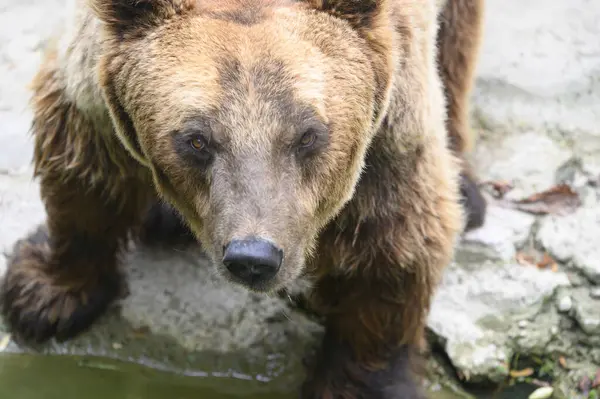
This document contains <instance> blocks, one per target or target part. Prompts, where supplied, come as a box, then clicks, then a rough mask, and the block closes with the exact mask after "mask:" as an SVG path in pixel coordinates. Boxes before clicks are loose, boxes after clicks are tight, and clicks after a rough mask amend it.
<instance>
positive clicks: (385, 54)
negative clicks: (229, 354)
mask: <svg viewBox="0 0 600 399" xmlns="http://www.w3.org/2000/svg"><path fill="white" fill-rule="evenodd" d="M90 1H91V5H92V9H93V10H94V13H95V15H94V14H92V13H90V12H89V11H88V9H87V8H86V7H85V5H83V4H82V5H80V9H79V10H78V13H76V15H75V19H76V24H75V25H76V26H77V27H78V29H76V30H75V31H74V32H73V36H72V38H71V39H69V40H67V41H66V43H67V45H66V50H64V49H63V50H62V52H61V48H60V47H59V49H58V52H57V53H56V55H55V56H50V57H49V58H48V59H47V61H46V63H45V65H44V66H43V67H42V69H41V70H40V72H39V73H38V76H37V78H36V82H35V85H34V93H35V95H34V98H33V108H34V114H35V120H34V123H33V134H34V138H35V167H36V176H38V177H39V179H40V181H41V187H42V191H41V194H42V198H43V199H44V202H45V205H46V209H47V215H48V220H47V234H46V233H44V230H40V231H39V232H37V233H36V234H32V235H31V236H30V237H29V238H27V239H25V240H23V241H21V242H20V243H19V244H18V245H17V246H16V247H15V254H14V255H13V257H12V258H11V260H10V262H9V263H10V264H9V269H8V272H7V275H6V276H5V278H4V281H3V285H2V291H1V295H2V304H3V305H2V306H3V307H2V309H3V314H4V315H5V317H6V318H7V320H8V323H9V325H10V327H11V329H12V331H13V332H14V333H15V334H16V335H17V336H18V337H20V338H23V339H25V340H26V341H35V342H43V341H45V340H46V339H48V338H50V337H53V336H56V337H59V338H62V339H66V338H70V337H73V336H75V335H77V334H78V333H80V332H82V331H83V330H85V328H87V327H88V326H89V325H91V324H92V322H93V321H94V320H95V319H96V318H97V317H98V316H99V315H101V314H102V313H103V311H104V310H105V309H106V307H107V306H108V305H109V304H110V303H111V302H112V301H113V300H114V299H115V298H116V297H117V296H118V295H119V292H120V291H122V289H123V286H124V284H123V281H122V278H121V274H120V272H119V256H120V254H122V252H123V250H124V248H125V244H126V241H127V238H128V237H129V235H130V233H135V235H136V236H140V232H139V228H140V226H142V234H141V237H142V238H143V239H144V240H145V241H151V240H152V239H153V238H155V237H153V235H154V233H157V235H160V232H159V231H154V230H159V227H157V226H159V225H163V224H164V223H163V220H164V219H161V218H162V216H160V215H157V214H156V211H157V208H156V205H154V207H153V208H152V210H151V211H150V215H153V216H152V217H151V218H146V220H145V222H144V224H143V225H142V222H143V217H144V214H145V213H146V212H147V211H148V209H149V207H150V206H151V205H152V204H153V203H154V204H156V200H157V198H156V195H158V196H159V197H160V200H161V201H165V202H166V203H168V204H170V205H172V206H173V207H174V209H176V212H177V213H178V214H180V215H181V216H182V219H181V220H179V221H177V222H175V223H173V224H171V225H169V226H168V227H170V230H167V231H169V232H172V231H177V232H178V234H180V233H181V232H182V230H183V231H184V229H183V227H184V226H182V222H183V223H185V224H187V225H188V226H189V228H190V229H191V231H192V232H193V233H194V235H195V236H196V237H197V239H198V240H199V241H200V242H201V243H202V245H203V246H204V248H205V249H206V251H207V253H208V254H209V255H210V256H211V257H212V259H213V260H214V263H215V266H216V268H217V270H219V272H220V273H222V274H223V275H225V276H227V277H229V278H230V279H231V280H232V281H235V279H234V278H232V276H230V275H228V274H227V272H226V271H225V269H224V267H223V265H222V262H221V256H222V248H223V247H224V246H225V244H226V243H227V242H228V241H229V240H231V239H233V238H244V237H249V236H258V237H262V238H266V239H268V240H271V241H272V242H275V243H276V244H277V246H278V247H280V248H281V249H282V250H283V252H284V253H285V257H284V259H285V260H284V264H283V266H282V267H281V270H280V271H279V273H278V274H277V276H276V277H275V278H274V279H273V280H272V281H269V282H268V283H265V284H264V285H261V286H252V287H249V288H251V289H254V290H258V291H274V290H278V289H281V288H285V287H286V286H288V285H289V284H291V283H292V282H293V281H294V280H295V279H296V278H297V277H298V276H300V275H301V274H306V275H307V276H308V277H309V278H310V279H311V280H312V282H313V284H314V289H313V290H312V295H311V297H310V299H311V303H312V305H313V307H314V309H315V310H316V311H318V312H319V313H320V314H322V315H323V316H324V317H325V318H326V326H327V333H326V337H325V339H324V341H323V347H322V350H321V352H320V353H319V355H317V357H316V359H315V361H316V363H315V366H313V367H312V368H311V371H310V372H309V377H308V379H307V381H306V382H305V384H304V387H303V389H302V396H303V397H304V398H338V397H339V398H417V397H422V396H421V394H420V393H419V389H418V387H417V384H416V377H415V375H414V370H413V367H412V366H411V365H412V364H414V363H413V362H412V358H413V356H414V355H415V353H416V352H418V351H419V350H420V349H422V345H423V340H424V337H423V334H424V326H425V321H426V317H427V313H428V310H429V306H430V301H431V298H432V295H433V293H434V290H435V288H436V286H437V284H438V281H439V279H440V276H441V273H442V271H443V268H444V267H445V265H446V264H447V263H448V262H449V261H450V259H451V257H452V255H453V247H454V244H455V240H456V238H457V235H458V234H459V233H460V231H461V229H462V228H463V219H462V207H461V206H460V199H459V194H460V193H459V184H460V182H459V174H460V171H461V165H465V164H464V163H461V159H464V158H465V156H464V152H465V151H466V149H467V146H466V145H465V143H466V142H467V140H468V122H467V113H466V112H467V101H468V99H467V97H468V94H469V90H470V84H471V83H470V80H471V79H472V73H473V65H474V62H475V59H476V52H477V47H478V46H477V44H478V40H479V39H478V36H479V34H480V29H479V21H480V12H479V10H480V7H481V6H482V2H481V1H478V0H471V1H466V0H449V1H448V4H447V5H446V6H445V9H444V12H443V14H442V15H443V16H444V18H446V20H447V21H450V20H452V21H454V22H452V23H450V24H449V25H448V23H447V24H446V25H445V27H444V28H443V29H442V31H441V32H446V33H440V36H439V37H438V38H437V40H438V41H439V42H440V43H442V45H441V51H442V54H441V55H439V56H438V57H436V33H437V20H436V15H437V9H436V7H437V4H436V3H435V2H434V1H426V0H387V1H386V0H378V1H375V0H373V1H364V2H351V1H348V0H338V1H320V0H319V1H317V0H307V1H305V2H295V1H291V0H228V1H216V0H204V1H202V2H196V1H193V0H159V1H149V0H142V1H136V2H132V1H131V0H90ZM471 7H472V8H471ZM98 18H99V19H98ZM100 20H102V21H103V25H102V24H101V23H100V22H99V21H100ZM442 26H444V25H442ZM445 35H447V38H446V36H445ZM182 49H184V50H183V51H182ZM438 59H439V60H440V61H441V62H442V65H441V70H442V71H445V72H443V73H442V76H443V77H444V81H445V83H446V94H447V97H448V99H449V102H448V104H449V115H450V119H449V120H448V123H447V126H448V131H449V134H450V137H451V138H457V139H459V140H451V142H453V143H454V144H453V147H452V150H453V151H451V150H450V149H449V145H448V143H447V136H446V127H445V112H446V111H445V105H446V102H445V99H444V91H443V86H442V80H441V78H440V76H439V74H438V65H437V61H436V60H438ZM96 62H97V64H96ZM96 70H98V71H99V73H98V74H95V72H93V71H96ZM99 93H101V95H102V97H100V96H99V95H98V94H99ZM109 118H110V119H109ZM111 122H112V123H111ZM304 134H309V137H312V138H314V140H312V141H310V145H309V146H305V147H302V146H300V144H299V143H300V139H301V138H303V137H304ZM191 138H193V139H196V140H203V141H204V144H205V146H204V149H203V150H202V151H200V152H198V151H196V150H193V148H192V147H191V146H190V141H189V140H190V139H191ZM453 154H455V155H458V157H456V156H455V155H453ZM463 170H465V171H466V170H467V169H466V166H465V167H464V168H463ZM463 175H466V174H465V173H463ZM468 176H471V174H469V175H468ZM471 180H472V179H471ZM471 180H469V181H471ZM463 181H464V178H463ZM469 188H470V189H474V190H476V192H477V193H478V191H477V188H476V186H475V185H470V186H469ZM463 192H465V191H464V190H463ZM468 192H469V193H472V190H471V191H468ZM467 204H469V202H468V201H467ZM159 213H160V212H159ZM163 227H164V226H163ZM163 232H164V231H163ZM184 235H185V234H184Z"/></svg>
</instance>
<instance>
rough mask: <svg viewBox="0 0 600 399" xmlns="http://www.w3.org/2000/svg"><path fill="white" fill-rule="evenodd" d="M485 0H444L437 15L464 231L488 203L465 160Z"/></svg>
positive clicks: (470, 139) (481, 219)
mask: <svg viewBox="0 0 600 399" xmlns="http://www.w3.org/2000/svg"><path fill="white" fill-rule="evenodd" d="M484 3H485V2H484V0H447V1H446V4H445V6H444V8H443V10H442V12H441V14H440V28H439V32H438V38H437V41H438V51H439V52H438V63H439V68H440V71H441V77H442V81H443V83H444V89H445V93H446V100H447V105H448V118H447V120H446V127H447V129H448V138H449V143H450V148H451V149H452V150H453V151H454V152H455V154H456V155H457V156H458V157H459V158H460V159H461V160H462V163H463V171H462V174H461V193H462V197H463V201H464V204H465V209H466V213H467V223H466V226H465V229H466V230H471V229H474V228H477V227H480V226H482V225H483V223H484V222H485V214H486V208H487V203H486V200H485V198H484V197H483V195H482V194H481V191H480V189H479V187H478V185H477V176H476V175H477V174H476V173H474V171H473V170H472V169H471V166H470V164H469V162H468V160H467V155H468V152H469V151H470V150H471V149H472V147H473V135H472V132H471V126H470V120H469V103H470V96H471V90H472V86H473V82H474V80H475V72H476V66H477V60H478V57H479V49H480V46H481V41H482V31H483V16H484V15H483V14H484V6H485V4H484Z"/></svg>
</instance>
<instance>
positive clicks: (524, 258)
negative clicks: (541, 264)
mask: <svg viewBox="0 0 600 399" xmlns="http://www.w3.org/2000/svg"><path fill="white" fill-rule="evenodd" d="M515 259H516V260H517V263H518V264H520V265H521V266H535V258H534V257H533V256H531V255H527V254H526V253H525V252H520V251H519V252H517V254H516V255H515Z"/></svg>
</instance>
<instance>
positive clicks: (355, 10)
mask: <svg viewBox="0 0 600 399" xmlns="http://www.w3.org/2000/svg"><path fill="white" fill-rule="evenodd" d="M306 2H307V3H308V4H309V5H310V6H311V8H314V9H316V10H319V11H324V12H327V13H329V14H331V15H333V16H335V17H337V18H341V19H344V20H346V21H348V22H349V23H350V24H351V25H352V26H354V27H355V28H357V29H361V28H369V27H372V26H373V25H374V24H375V21H376V20H377V17H378V16H380V15H381V14H382V12H383V11H384V8H386V7H387V6H388V2H389V0H306Z"/></svg>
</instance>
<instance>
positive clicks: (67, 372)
mask: <svg viewBox="0 0 600 399" xmlns="http://www.w3.org/2000/svg"><path fill="white" fill-rule="evenodd" d="M207 380H208V379H207V378H192V377H183V376H177V375H173V374H170V373H162V372H156V371H154V370H151V369H147V368H144V367H139V366H134V365H129V364H124V363H119V362H111V361H107V360H104V359H102V360H100V359H98V360H96V359H82V358H71V357H62V356H31V355H2V356H0V398H2V399H192V398H193V399H199V398H206V399H230V398H240V397H241V398H247V399H254V398H256V399H258V398H259V397H260V398H264V399H276V398H277V399H287V398H288V397H286V396H282V395H281V394H279V395H268V394H264V393H260V394H258V395H257V396H254V397H252V396H249V395H246V394H244V392H243V389H242V388H241V387H240V388H238V389H236V390H235V391H236V392H235V394H225V393H223V392H216V391H215V390H214V388H212V387H211V386H210V385H213V386H214V385H215V384H214V381H212V382H213V384H208V383H207V382H208V381H207ZM222 383H223V384H226V386H228V387H229V388H231V387H230V385H232V383H233V384H234V385H239V383H238V382H236V381H229V380H227V379H223V382H222ZM229 390H231V389H229ZM289 398H291V396H289Z"/></svg>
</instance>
